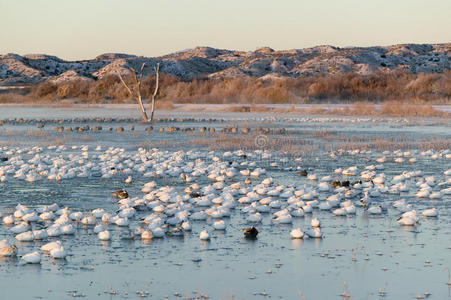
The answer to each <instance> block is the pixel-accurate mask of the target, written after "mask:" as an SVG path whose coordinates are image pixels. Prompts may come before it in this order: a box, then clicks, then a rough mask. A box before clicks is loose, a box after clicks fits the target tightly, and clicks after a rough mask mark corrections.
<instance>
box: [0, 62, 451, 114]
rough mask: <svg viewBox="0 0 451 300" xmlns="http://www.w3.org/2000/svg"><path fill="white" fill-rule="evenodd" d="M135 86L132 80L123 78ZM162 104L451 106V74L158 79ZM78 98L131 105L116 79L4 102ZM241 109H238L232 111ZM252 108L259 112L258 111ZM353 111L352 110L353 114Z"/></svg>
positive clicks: (393, 109)
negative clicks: (399, 102) (339, 103)
mask: <svg viewBox="0 0 451 300" xmlns="http://www.w3.org/2000/svg"><path fill="white" fill-rule="evenodd" d="M124 80H125V82H127V83H131V82H132V81H133V77H132V76H129V77H127V78H124ZM154 84H155V77H154V76H147V77H145V78H143V81H142V97H143V99H149V98H150V97H151V95H150V91H151V87H152V86H154ZM160 86H161V88H160V92H159V98H160V99H161V101H163V102H164V101H167V102H173V103H221V104H222V103H227V104H229V103H242V104H244V103H246V104H257V103H258V104H262V103H285V104H286V103H320V102H325V101H326V102H346V103H358V102H361V101H366V102H371V103H374V102H382V101H400V100H403V101H408V102H409V103H417V104H422V103H425V102H431V101H433V102H435V103H449V102H450V99H451V71H449V70H448V71H446V72H444V73H442V74H410V73H407V72H398V71H396V72H390V73H376V74H372V75H368V76H362V75H358V74H355V73H348V74H345V75H335V76H329V77H299V78H285V79H267V80H262V79H256V78H250V77H242V78H225V79H208V78H204V79H194V80H191V81H181V80H179V79H177V78H176V77H173V76H170V75H167V74H162V75H161V76H160ZM61 99H75V100H76V101H77V102H79V103H101V102H109V103H123V102H132V101H133V100H131V99H129V93H128V92H127V91H126V90H125V89H124V88H123V86H122V84H121V82H120V80H119V78H118V77H117V76H116V75H107V76H105V77H103V78H101V79H98V80H76V81H63V82H60V83H52V82H50V81H47V82H42V83H40V84H37V85H35V86H32V87H31V91H30V92H29V94H28V95H26V96H24V97H21V96H17V95H16V96H13V95H12V94H4V95H0V102H17V101H20V102H24V101H36V100H39V101H41V100H46V101H58V100H61ZM234 109H237V110H238V111H239V108H234ZM403 109H404V105H397V106H393V105H392V104H390V105H388V106H384V108H383V109H382V111H384V112H387V113H389V114H393V115H396V114H397V113H400V114H403V113H404V112H403ZM251 110H253V111H257V108H256V107H253V108H252V107H251ZM353 111H355V112H357V111H360V112H361V113H363V114H371V113H372V112H371V107H368V106H367V105H364V104H362V105H360V104H356V106H354V108H353ZM349 113H352V111H349Z"/></svg>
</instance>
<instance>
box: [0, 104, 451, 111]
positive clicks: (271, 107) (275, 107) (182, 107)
mask: <svg viewBox="0 0 451 300" xmlns="http://www.w3.org/2000/svg"><path fill="white" fill-rule="evenodd" d="M369 105H371V106H372V107H374V108H376V109H380V108H381V107H382V104H372V103H369ZM424 105H427V104H408V106H410V107H421V106H424ZM1 107H11V108H14V107H18V108H20V107H26V108H63V109H64V108H67V109H71V108H72V109H74V108H75V109H90V108H97V109H98V108H105V109H138V106H137V104H135V103H69V102H65V103H0V108H1ZM244 107H249V108H255V109H256V110H251V111H239V110H236V111H235V110H234V108H236V109H239V108H244ZM431 107H432V108H433V109H436V110H438V111H442V112H448V113H451V105H450V104H443V105H440V104H435V105H431ZM351 108H353V104H336V103H320V104H316V103H315V104H253V103H230V104H197V103H174V104H173V108H172V109H157V110H156V111H158V110H159V111H176V112H195V111H199V112H203V111H205V112H234V113H240V112H244V113H261V112H271V111H274V112H276V113H284V111H280V110H284V109H285V110H291V109H293V110H317V109H322V110H326V111H328V110H330V111H332V110H340V109H351ZM260 109H266V111H259V110H260ZM285 113H289V111H287V112H285Z"/></svg>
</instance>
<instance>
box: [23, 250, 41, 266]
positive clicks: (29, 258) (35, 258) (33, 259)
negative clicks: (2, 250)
mask: <svg viewBox="0 0 451 300" xmlns="http://www.w3.org/2000/svg"><path fill="white" fill-rule="evenodd" d="M22 260H23V261H25V262H26V263H27V264H39V263H41V254H40V253H39V252H38V251H35V252H31V253H27V254H25V255H24V256H22Z"/></svg>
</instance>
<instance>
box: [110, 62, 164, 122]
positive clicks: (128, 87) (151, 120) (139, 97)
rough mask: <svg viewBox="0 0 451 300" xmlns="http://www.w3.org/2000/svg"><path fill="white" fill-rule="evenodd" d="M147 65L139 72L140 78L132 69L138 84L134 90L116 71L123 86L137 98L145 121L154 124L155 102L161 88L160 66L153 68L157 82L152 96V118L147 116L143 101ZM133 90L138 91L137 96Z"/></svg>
mask: <svg viewBox="0 0 451 300" xmlns="http://www.w3.org/2000/svg"><path fill="white" fill-rule="evenodd" d="M145 65H146V64H145V63H143V64H142V66H141V70H140V71H139V76H138V75H137V74H136V71H135V69H133V68H130V70H131V72H132V75H133V79H134V81H135V84H136V88H135V89H133V87H130V86H129V85H128V84H127V83H125V81H124V79H123V78H122V75H121V73H120V72H119V70H118V69H116V72H117V74H118V76H119V79H120V80H121V82H122V84H123V85H124V86H125V88H126V89H127V91H128V93H129V94H130V96H132V97H136V102H138V105H139V110H140V111H141V114H142V116H143V119H144V121H145V122H153V114H154V111H155V101H156V98H157V94H158V86H159V84H158V83H159V70H160V64H157V66H156V67H154V68H153V69H154V71H155V80H156V82H155V90H154V92H153V94H152V100H151V103H150V118H149V117H148V116H147V112H146V109H145V107H144V105H143V101H142V100H143V99H142V96H141V82H142V78H143V70H144V67H145ZM133 90H135V91H136V95H134V93H133Z"/></svg>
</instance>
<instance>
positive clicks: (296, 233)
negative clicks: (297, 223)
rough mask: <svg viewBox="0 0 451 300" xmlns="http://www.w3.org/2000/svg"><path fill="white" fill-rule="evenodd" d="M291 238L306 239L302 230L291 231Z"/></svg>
mask: <svg viewBox="0 0 451 300" xmlns="http://www.w3.org/2000/svg"><path fill="white" fill-rule="evenodd" d="M290 236H291V238H292V239H302V238H303V237H304V233H303V232H302V230H301V228H296V229H293V230H291V231H290Z"/></svg>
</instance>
